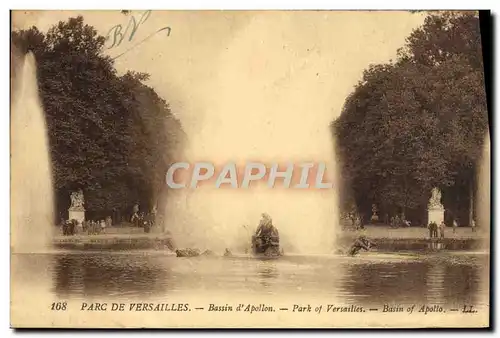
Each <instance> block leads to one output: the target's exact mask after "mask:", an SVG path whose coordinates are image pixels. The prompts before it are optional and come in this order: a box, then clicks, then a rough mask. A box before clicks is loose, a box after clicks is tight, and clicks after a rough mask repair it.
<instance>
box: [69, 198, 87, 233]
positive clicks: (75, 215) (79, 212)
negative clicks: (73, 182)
mask: <svg viewBox="0 0 500 338" xmlns="http://www.w3.org/2000/svg"><path fill="white" fill-rule="evenodd" d="M70 199H71V206H70V207H69V209H68V213H69V220H75V221H77V222H78V225H79V226H80V225H82V224H83V222H84V221H85V207H84V204H85V200H84V198H83V191H82V190H81V189H80V190H78V191H74V192H72V193H71V195H70Z"/></svg>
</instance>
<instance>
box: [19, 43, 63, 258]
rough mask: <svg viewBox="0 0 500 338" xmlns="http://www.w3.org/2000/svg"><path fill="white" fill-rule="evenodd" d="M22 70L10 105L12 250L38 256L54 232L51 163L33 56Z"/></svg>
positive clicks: (24, 62) (26, 61)
mask: <svg viewBox="0 0 500 338" xmlns="http://www.w3.org/2000/svg"><path fill="white" fill-rule="evenodd" d="M19 67H20V68H19V70H18V71H16V73H15V75H14V76H15V78H14V79H13V83H14V85H13V89H12V103H11V105H12V106H11V248H12V251H13V252H39V251H44V250H46V249H47V248H48V247H49V246H50V243H51V239H52V236H53V229H54V204H53V190H52V173H51V164H50V163H51V162H50V154H49V147H48V139H47V127H46V124H45V117H44V113H43V109H42V105H41V103H40V98H39V94H38V84H37V70H36V62H35V57H34V55H33V54H32V53H31V52H30V53H28V54H27V55H26V56H25V57H24V60H23V61H22V62H21V64H20V65H19Z"/></svg>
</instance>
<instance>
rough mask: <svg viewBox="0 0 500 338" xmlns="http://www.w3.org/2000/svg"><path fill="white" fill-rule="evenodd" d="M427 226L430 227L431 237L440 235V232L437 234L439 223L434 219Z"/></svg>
mask: <svg viewBox="0 0 500 338" xmlns="http://www.w3.org/2000/svg"><path fill="white" fill-rule="evenodd" d="M427 228H428V229H429V237H430V238H434V237H437V236H438V234H437V228H438V225H437V224H436V222H434V221H432V222H430V223H429V225H428V226H427Z"/></svg>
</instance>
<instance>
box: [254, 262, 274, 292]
mask: <svg viewBox="0 0 500 338" xmlns="http://www.w3.org/2000/svg"><path fill="white" fill-rule="evenodd" d="M256 270H257V277H258V279H259V282H260V284H261V285H262V286H263V287H265V288H269V287H272V286H273V285H274V284H275V282H276V280H277V279H278V278H279V275H280V273H279V270H278V267H277V266H276V263H275V262H274V261H263V262H261V263H260V264H258V265H257V269H256Z"/></svg>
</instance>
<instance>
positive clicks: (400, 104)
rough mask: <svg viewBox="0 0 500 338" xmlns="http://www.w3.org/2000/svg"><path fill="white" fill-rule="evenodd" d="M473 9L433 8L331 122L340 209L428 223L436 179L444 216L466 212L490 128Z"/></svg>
mask: <svg viewBox="0 0 500 338" xmlns="http://www.w3.org/2000/svg"><path fill="white" fill-rule="evenodd" d="M484 88H485V84H484V71H483V62H482V46H481V35H480V29H479V18H478V16H477V14H476V13H473V12H430V13H428V14H427V16H426V19H425V22H424V24H423V25H422V26H421V27H419V28H418V29H415V30H414V31H413V32H412V33H411V35H410V36H409V37H408V38H407V39H406V44H405V45H404V47H402V48H401V49H400V50H399V51H398V56H397V59H396V60H394V61H391V62H388V63H386V64H377V65H371V66H370V67H369V68H368V69H366V70H365V71H364V73H363V78H362V80H361V81H360V82H359V83H358V85H357V86H356V87H355V90H354V91H353V93H352V94H351V95H350V96H349V97H348V98H347V99H346V101H345V104H344V106H343V109H342V113H341V116H340V117H339V118H338V119H337V120H336V121H334V122H333V123H332V132H333V133H334V135H335V137H336V138H337V145H338V149H337V152H338V155H339V157H340V159H341V162H342V177H343V178H344V185H345V187H346V189H345V193H344V196H343V197H344V198H343V200H344V202H345V203H344V208H345V209H356V210H357V211H358V212H359V213H361V214H363V215H365V218H366V217H369V216H370V215H371V208H372V205H373V204H376V205H377V206H378V208H379V209H380V214H379V216H380V217H381V218H382V219H384V220H387V218H386V217H384V216H386V215H388V216H389V217H391V216H393V215H395V214H401V213H403V214H405V216H406V217H407V218H408V219H410V220H413V221H414V222H416V223H421V224H423V223H425V222H426V219H425V218H426V213H425V209H426V207H427V203H428V200H429V198H430V196H431V190H432V188H433V187H438V188H440V189H441V190H442V192H443V194H442V202H443V204H444V207H445V209H446V210H447V211H446V215H445V217H446V221H447V223H450V222H452V220H453V219H457V220H458V221H459V224H461V225H468V224H469V221H470V213H469V209H470V208H469V207H470V201H471V200H472V199H473V195H474V191H475V190H476V183H475V181H476V175H477V169H478V168H477V166H478V161H479V160H480V156H481V153H482V147H483V142H484V137H485V134H486V132H487V129H488V112H487V106H486V94H485V89H484Z"/></svg>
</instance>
